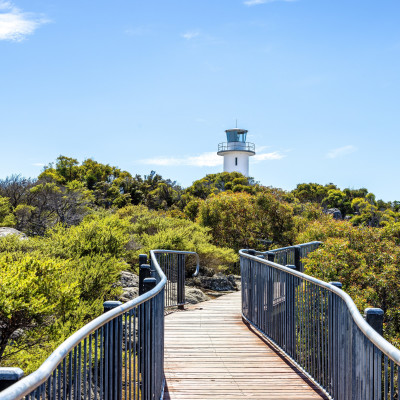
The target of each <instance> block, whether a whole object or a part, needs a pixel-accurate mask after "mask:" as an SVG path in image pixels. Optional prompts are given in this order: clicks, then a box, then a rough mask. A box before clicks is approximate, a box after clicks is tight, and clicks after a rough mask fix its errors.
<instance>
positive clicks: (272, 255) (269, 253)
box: [267, 251, 275, 262]
mask: <svg viewBox="0 0 400 400" xmlns="http://www.w3.org/2000/svg"><path fill="white" fill-rule="evenodd" d="M267 260H268V261H272V262H274V261H275V253H274V252H273V251H267Z"/></svg>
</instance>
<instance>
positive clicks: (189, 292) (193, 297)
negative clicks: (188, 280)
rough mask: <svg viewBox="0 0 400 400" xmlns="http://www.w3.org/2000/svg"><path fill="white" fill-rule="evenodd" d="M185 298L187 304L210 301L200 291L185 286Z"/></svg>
mask: <svg viewBox="0 0 400 400" xmlns="http://www.w3.org/2000/svg"><path fill="white" fill-rule="evenodd" d="M185 298H186V303H188V304H197V303H201V302H202V301H207V300H210V298H209V297H208V296H207V295H206V294H205V293H203V292H202V291H201V290H200V289H197V288H194V287H189V286H185Z"/></svg>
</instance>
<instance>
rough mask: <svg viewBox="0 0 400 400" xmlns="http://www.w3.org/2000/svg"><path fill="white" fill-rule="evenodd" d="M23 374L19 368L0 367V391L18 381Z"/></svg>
mask: <svg viewBox="0 0 400 400" xmlns="http://www.w3.org/2000/svg"><path fill="white" fill-rule="evenodd" d="M23 376H24V371H22V369H20V368H14V367H10V368H8V367H4V368H0V392H1V391H2V390H4V389H7V388H8V387H9V386H11V385H13V384H14V383H15V382H17V381H19V380H20V379H21V378H22V377H23Z"/></svg>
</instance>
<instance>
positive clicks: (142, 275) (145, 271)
mask: <svg viewBox="0 0 400 400" xmlns="http://www.w3.org/2000/svg"><path fill="white" fill-rule="evenodd" d="M150 277H151V269H150V265H149V264H142V265H141V266H140V269H139V296H141V295H142V294H143V293H145V292H146V291H145V290H144V288H143V282H144V280H145V279H146V278H150Z"/></svg>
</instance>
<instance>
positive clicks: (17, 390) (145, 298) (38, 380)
mask: <svg viewBox="0 0 400 400" xmlns="http://www.w3.org/2000/svg"><path fill="white" fill-rule="evenodd" d="M160 252H161V250H155V251H150V257H151V260H152V265H153V267H154V270H155V272H156V274H157V278H156V279H157V281H158V283H157V284H156V286H155V287H154V288H153V289H151V290H149V291H147V292H146V293H144V294H142V295H141V296H139V297H137V298H135V299H133V300H131V301H128V302H127V303H125V304H122V305H119V306H117V307H116V308H113V309H112V310H110V311H108V312H106V313H104V314H102V315H100V316H99V317H97V318H95V319H94V320H93V321H91V322H89V323H88V324H86V325H85V326H84V327H82V328H81V329H79V330H78V331H77V332H75V333H74V334H73V335H72V336H70V337H69V338H68V339H67V340H65V341H64V342H63V343H62V344H61V345H60V346H59V347H57V349H56V350H55V351H54V352H53V353H52V354H51V355H50V356H49V357H48V358H47V359H46V360H45V361H44V363H43V364H42V365H41V366H40V367H39V368H38V369H37V370H36V371H34V372H33V373H31V374H30V375H28V376H26V377H25V378H23V379H21V380H20V381H18V382H16V383H15V384H13V385H12V386H10V387H9V388H7V389H5V390H3V391H2V392H0V400H16V399H20V398H22V397H24V396H28V395H30V394H32V393H33V392H34V391H35V390H41V389H40V388H41V385H46V381H47V382H49V379H51V378H52V374H55V373H56V370H57V368H60V365H61V363H63V362H64V365H63V367H64V368H65V359H66V357H67V356H68V355H70V363H71V359H72V358H71V357H72V356H71V354H72V353H71V352H72V351H74V349H77V346H81V344H82V342H84V343H85V351H86V341H87V339H88V338H89V337H90V339H91V338H92V337H91V335H93V334H94V332H96V343H97V338H98V336H97V335H98V332H99V330H100V329H102V331H101V336H100V341H103V340H104V341H106V336H105V335H106V333H107V332H108V333H109V334H110V335H112V334H113V332H114V331H113V329H114V328H116V327H117V319H118V318H120V321H121V322H120V323H121V325H122V316H123V315H124V316H125V324H127V323H128V322H129V333H130V334H131V326H130V325H131V324H132V318H133V319H135V318H136V317H138V315H139V316H140V310H142V309H143V307H144V306H146V304H147V303H148V302H149V301H151V300H152V299H155V298H156V296H157V295H158V294H160V295H161V296H162V298H160V301H162V304H163V302H164V300H163V299H164V295H163V293H162V292H163V290H164V287H165V285H166V283H167V277H166V275H165V274H164V272H163V271H162V268H161V267H160V265H159V263H158V261H157V257H156V253H160ZM167 252H169V251H168V250H167ZM178 253H179V252H178ZM191 254H192V253H191ZM148 310H149V308H147V312H148ZM132 311H134V313H133V314H132ZM136 311H137V315H136ZM127 313H128V314H127ZM129 313H130V314H129ZM142 314H143V317H142V318H144V314H146V311H145V310H144V309H143V312H142ZM161 314H162V318H163V316H164V313H163V312H162V313H161ZM153 315H154V314H153ZM138 318H139V317H138ZM146 318H147V317H146ZM113 321H115V324H114V325H112V326H111V327H108V328H107V330H104V329H105V327H106V326H107V324H108V323H111V324H112V323H113ZM134 323H135V322H134ZM137 324H138V325H139V322H138V323H137ZM162 326H163V322H162ZM126 329H128V328H126ZM103 330H104V331H103ZM133 334H135V332H133ZM103 335H104V336H103ZM119 335H121V337H122V333H121V332H120V333H119ZM125 335H127V333H126V332H125ZM146 335H147V334H146ZM162 335H163V334H162ZM134 340H135V341H136V338H135V339H134ZM138 340H139V339H138ZM125 341H126V342H127V338H126V336H125ZM90 343H91V342H90ZM110 343H111V342H110ZM106 346H107V344H106ZM109 346H111V347H112V344H109ZM115 346H116V345H115ZM129 346H131V344H129ZM125 350H126V349H125ZM79 351H81V348H80V347H79ZM90 351H91V348H90ZM96 351H97V349H96ZM105 351H107V348H106V350H105ZM132 351H133V350H132V349H131V352H132ZM153 351H154V350H153ZM102 354H103V356H104V357H106V356H105V355H104V354H105V352H103V353H102ZM74 357H75V359H74V360H75V361H74V362H75V364H76V353H75V355H74ZM79 357H81V353H80V356H79ZM85 357H86V353H85ZM125 357H126V356H125ZM130 357H132V354H130ZM96 359H97V358H96ZM79 362H81V359H80V361H79ZM71 368H72V367H71ZM75 368H76V365H75ZM85 368H86V367H85ZM75 372H76V371H75ZM64 373H65V374H66V372H65V371H64ZM79 373H80V372H79ZM101 373H102V372H101ZM79 379H80V378H79ZM53 380H54V378H53ZM54 384H55V385H57V382H56V383H54ZM89 384H91V382H89ZM74 385H75V389H74V390H75V391H76V390H77V391H78V394H79V393H80V391H81V388H80V387H78V389H77V388H76V383H74ZM79 385H80V384H79ZM114 385H116V384H115V383H114ZM48 386H50V383H49V384H48ZM59 386H60V384H59ZM43 390H44V391H45V390H46V389H45V388H44V389H43ZM48 390H49V391H50V390H52V389H51V388H50V389H48ZM59 390H61V389H60V388H59ZM64 390H65V389H64ZM70 390H71V391H72V388H70ZM95 390H97V388H95ZM75 391H74V396H75V397H76V392H75ZM160 391H161V389H160ZM85 396H86V394H85ZM96 396H97V395H96ZM39 397H40V395H39ZM105 398H107V397H106V396H105ZM141 398H142V399H145V398H147V397H146V395H142V397H141ZM152 398H153V397H152Z"/></svg>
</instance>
